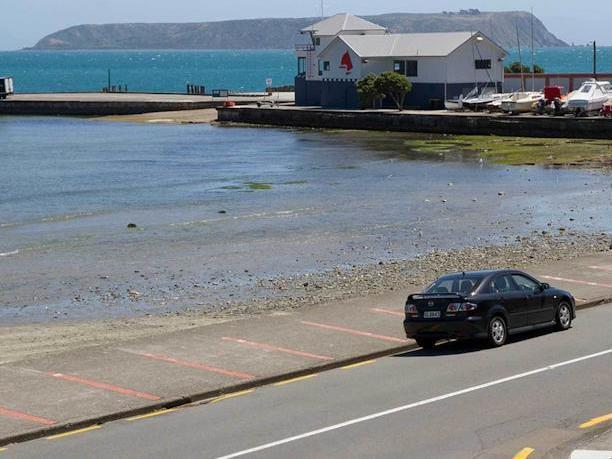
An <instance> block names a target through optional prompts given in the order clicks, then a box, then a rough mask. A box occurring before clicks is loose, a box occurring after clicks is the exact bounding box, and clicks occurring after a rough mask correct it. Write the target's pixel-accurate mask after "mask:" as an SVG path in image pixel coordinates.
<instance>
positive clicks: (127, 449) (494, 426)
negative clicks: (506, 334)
mask: <svg viewBox="0 0 612 459" xmlns="http://www.w3.org/2000/svg"><path fill="white" fill-rule="evenodd" d="M611 388H612V305H606V306H601V307H597V308H593V309H588V310H585V311H582V312H580V313H579V317H578V320H577V322H575V324H574V327H573V328H572V329H571V330H569V331H567V332H562V333H559V332H552V331H544V332H539V333H535V334H531V335H528V336H520V337H516V338H514V339H512V340H511V342H510V344H508V345H507V346H505V347H504V348H501V349H484V350H482V349H480V348H478V347H477V346H475V345H472V344H462V343H447V344H444V345H441V346H439V347H438V348H437V349H436V350H434V351H430V352H426V351H422V350H419V351H414V352H410V353H406V354H403V355H398V356H394V357H389V358H385V359H380V360H378V361H375V362H370V363H367V364H364V365H361V366H356V367H352V368H346V369H339V370H335V371H330V372H327V373H322V374H319V375H316V376H314V377H311V378H307V379H303V380H299V381H293V382H288V383H287V384H282V385H274V386H268V387H263V388H259V389H257V390H254V391H252V392H249V393H246V394H242V395H239V396H236V397H232V398H228V399H225V400H221V401H217V402H216V403H209V404H203V405H200V406H192V407H186V408H183V409H180V410H177V411H173V412H168V413H166V414H163V415H159V416H153V417H148V418H144V419H136V420H124V421H119V422H115V423H110V424H107V425H104V426H101V427H100V428H97V429H93V430H88V431H85V432H80V433H75V434H72V435H67V436H61V437H59V438H55V439H41V440H36V441H33V442H30V443H24V444H21V445H14V446H11V447H9V448H7V449H6V450H5V451H4V452H3V453H2V455H3V456H4V457H15V458H31V457H37V458H43V457H44V458H83V457H95V458H117V457H129V458H147V459H151V458H158V457H159V458H162V457H163V458H166V457H194V458H195V457H197V458H202V457H204V458H209V457H210V458H221V457H223V458H226V459H228V458H230V457H252V458H287V457H291V458H335V457H351V458H398V457H409V458H453V459H457V458H473V457H479V458H509V457H510V458H511V457H513V456H514V455H515V454H516V453H517V452H519V451H521V450H522V449H523V448H531V449H533V450H535V451H534V452H533V453H532V454H531V455H530V456H529V457H530V458H532V457H542V455H544V454H548V455H549V456H548V457H568V456H569V452H571V450H572V448H573V446H575V445H578V444H580V443H581V442H584V441H585V439H587V438H588V436H589V435H595V434H596V433H598V432H601V429H605V428H610V427H612V422H608V423H602V424H597V425H594V426H591V427H589V428H584V429H581V428H579V426H580V425H581V424H583V423H585V422H586V421H588V420H590V419H593V418H596V417H601V416H604V415H606V414H609V413H612V392H611V390H610V389H611ZM611 446H612V445H611ZM610 449H612V448H610ZM526 451H527V452H529V450H526ZM524 457H526V456H524Z"/></svg>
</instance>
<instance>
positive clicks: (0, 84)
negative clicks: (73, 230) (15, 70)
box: [0, 77, 14, 99]
mask: <svg viewBox="0 0 612 459" xmlns="http://www.w3.org/2000/svg"><path fill="white" fill-rule="evenodd" d="M13 92H14V91H13V79H12V78H11V77H0V99H6V98H7V97H8V96H10V95H11V94H13Z"/></svg>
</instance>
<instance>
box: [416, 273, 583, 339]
mask: <svg viewBox="0 0 612 459" xmlns="http://www.w3.org/2000/svg"><path fill="white" fill-rule="evenodd" d="M405 313H406V318H405V320H404V329H405V330H406V336H407V337H408V338H412V339H415V340H416V342H417V343H418V344H419V345H420V346H422V347H424V348H432V347H433V346H435V344H436V341H438V340H442V339H468V338H482V339H486V340H487V341H488V342H489V344H490V345H491V346H494V347H498V346H503V345H504V344H505V343H506V340H507V339H508V335H509V334H512V333H520V332H524V331H529V330H533V329H535V328H539V327H545V326H556V327H557V329H559V330H567V329H568V328H570V327H571V325H572V320H574V319H575V318H576V302H575V300H574V297H573V296H572V295H571V294H570V293H569V292H566V291H563V290H559V289H556V288H552V287H551V286H550V285H548V284H546V283H541V282H539V281H537V280H536V279H535V278H533V277H532V276H530V275H529V274H525V273H523V272H521V271H514V270H502V271H477V272H464V273H456V274H450V275H447V276H443V277H441V278H440V279H438V280H437V281H435V282H434V283H433V284H431V285H430V286H429V287H428V288H427V289H426V290H425V292H424V293H421V294H417V295H410V296H409V297H408V300H407V301H406V306H405Z"/></svg>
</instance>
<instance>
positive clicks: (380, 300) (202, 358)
mask: <svg viewBox="0 0 612 459" xmlns="http://www.w3.org/2000/svg"><path fill="white" fill-rule="evenodd" d="M529 272H531V273H533V274H534V275H535V276H536V277H538V278H540V279H541V280H542V281H546V282H548V283H550V284H552V285H554V286H557V287H560V288H564V289H567V290H570V291H571V292H573V293H574V295H575V297H576V298H577V299H578V301H579V303H580V304H587V305H591V304H592V303H594V302H596V301H598V300H600V299H602V298H606V297H607V298H610V297H612V256H611V255H610V252H607V253H602V254H601V255H598V256H592V257H588V258H581V259H576V260H573V261H570V262H567V261H565V262H559V263H556V264H548V265H539V266H534V267H533V268H532V269H529ZM408 293H409V292H402V293H392V294H388V295H380V296H371V297H365V298H359V299H354V300H350V301H344V302H337V303H332V304H324V305H320V306H316V307H312V308H308V309H303V310H300V311H295V312H288V313H280V314H279V313H277V314H273V315H268V316H260V317H255V318H248V319H243V320H237V321H233V322H226V323H218V324H213V325H209V326H206V327H202V328H197V329H191V330H186V331H181V332H175V333H171V334H167V335H163V336H158V337H155V338H147V339H138V340H133V341H130V342H124V343H120V344H117V345H114V346H99V347H90V348H85V349H80V350H76V351H70V352H64V353H59V354H54V355H51V356H46V357H44V358H32V359H27V360H21V361H16V362H10V363H4V364H1V365H0V381H2V391H0V419H1V422H0V445H2V444H6V443H8V442H10V441H12V440H15V439H19V438H20V436H24V435H30V434H33V433H37V432H39V433H41V434H42V433H43V432H44V434H45V435H48V434H51V433H57V432H59V431H62V430H68V429H70V428H74V426H84V425H87V424H88V423H89V424H96V423H99V422H103V421H104V420H106V419H111V418H118V417H125V416H128V415H135V414H138V413H145V412H147V411H148V410H149V411H152V410H155V409H159V408H162V407H169V406H175V405H179V404H183V403H188V402H192V401H195V400H205V399H210V398H215V397H219V396H223V394H227V393H234V392H239V391H243V390H248V389H249V388H251V387H254V386H256V385H260V384H266V383H270V382H279V381H282V380H284V379H288V378H299V377H303V376H305V375H308V374H309V373H310V372H316V371H321V370H323V369H326V368H332V367H340V366H346V365H349V364H352V363H356V362H359V361H367V360H368V359H371V358H373V357H374V356H377V355H384V354H388V353H393V352H399V351H400V350H403V349H408V348H410V347H412V346H415V344H414V343H413V342H412V341H410V340H407V339H405V336H404V333H403V327H402V320H403V305H404V302H405V299H406V295H407V294H408ZM2 439H3V440H2Z"/></svg>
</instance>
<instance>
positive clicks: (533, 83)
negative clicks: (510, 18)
mask: <svg viewBox="0 0 612 459" xmlns="http://www.w3.org/2000/svg"><path fill="white" fill-rule="evenodd" d="M533 43H534V38H533V7H531V91H532V92H534V91H535V50H534V49H533V46H534V44H533Z"/></svg>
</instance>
